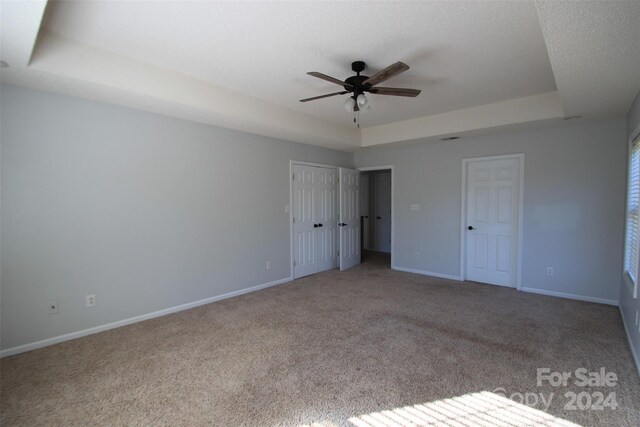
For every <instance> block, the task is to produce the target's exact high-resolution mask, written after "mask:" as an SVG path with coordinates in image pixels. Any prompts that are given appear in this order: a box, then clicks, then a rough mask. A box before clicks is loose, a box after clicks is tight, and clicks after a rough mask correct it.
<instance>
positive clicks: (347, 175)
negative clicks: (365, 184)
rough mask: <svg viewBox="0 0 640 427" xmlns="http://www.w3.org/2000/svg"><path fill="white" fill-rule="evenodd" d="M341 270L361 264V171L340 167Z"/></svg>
mask: <svg viewBox="0 0 640 427" xmlns="http://www.w3.org/2000/svg"><path fill="white" fill-rule="evenodd" d="M339 187H340V270H346V269H347V268H351V267H353V266H354V265H357V264H360V212H359V211H360V209H359V205H360V197H359V189H360V188H359V187H360V172H358V171H356V170H351V169H344V168H340V185H339Z"/></svg>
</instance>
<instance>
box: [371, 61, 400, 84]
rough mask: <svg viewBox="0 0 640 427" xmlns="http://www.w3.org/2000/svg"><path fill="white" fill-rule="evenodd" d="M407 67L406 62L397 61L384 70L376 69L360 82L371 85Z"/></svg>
mask: <svg viewBox="0 0 640 427" xmlns="http://www.w3.org/2000/svg"><path fill="white" fill-rule="evenodd" d="M408 69H409V66H408V65H407V64H405V63H404V62H400V61H398V62H396V63H395V64H392V65H389V66H388V67H387V68H385V69H384V70H380V71H378V72H377V73H375V74H374V75H373V76H371V77H369V78H368V79H367V80H365V81H364V82H362V84H370V85H371V86H375V85H377V84H378V83H382V82H383V81H385V80H388V79H390V78H391V77H393V76H396V75H398V74H400V73H403V72H405V71H407V70H408Z"/></svg>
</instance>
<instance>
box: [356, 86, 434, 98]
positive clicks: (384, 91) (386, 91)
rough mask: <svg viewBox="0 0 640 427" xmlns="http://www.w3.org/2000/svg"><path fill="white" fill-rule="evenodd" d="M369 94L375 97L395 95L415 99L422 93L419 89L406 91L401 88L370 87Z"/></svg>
mask: <svg viewBox="0 0 640 427" xmlns="http://www.w3.org/2000/svg"><path fill="white" fill-rule="evenodd" d="M369 92H371V93H375V94H376V95H395V96H410V97H416V96H418V95H420V92H422V91H421V90H419V89H406V88H403V87H372V88H371V89H369Z"/></svg>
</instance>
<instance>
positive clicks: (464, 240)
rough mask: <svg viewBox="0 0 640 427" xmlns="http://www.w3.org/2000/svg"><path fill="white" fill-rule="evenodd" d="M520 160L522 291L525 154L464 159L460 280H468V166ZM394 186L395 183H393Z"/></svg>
mask: <svg viewBox="0 0 640 427" xmlns="http://www.w3.org/2000/svg"><path fill="white" fill-rule="evenodd" d="M502 159H519V160H520V183H519V186H520V188H519V189H518V191H519V195H518V198H519V200H518V256H517V260H518V267H517V274H516V289H518V290H520V289H522V227H523V220H522V218H523V202H524V191H523V190H524V153H517V154H505V155H502V156H487V157H472V158H467V159H462V193H461V195H460V198H461V201H462V203H461V205H460V280H466V279H467V268H466V267H467V251H466V244H467V233H466V230H467V166H468V164H469V163H471V162H476V161H483V160H502ZM392 185H393V182H392Z"/></svg>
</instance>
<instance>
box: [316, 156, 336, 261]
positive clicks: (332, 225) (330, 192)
mask: <svg viewBox="0 0 640 427" xmlns="http://www.w3.org/2000/svg"><path fill="white" fill-rule="evenodd" d="M314 169H315V171H314V173H315V174H316V177H317V180H316V181H317V182H316V195H317V201H316V214H315V223H316V225H317V226H318V227H317V229H316V239H317V252H316V253H317V263H318V270H317V271H318V272H320V271H325V270H331V269H334V268H336V267H338V171H337V170H335V169H326V168H314Z"/></svg>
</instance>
